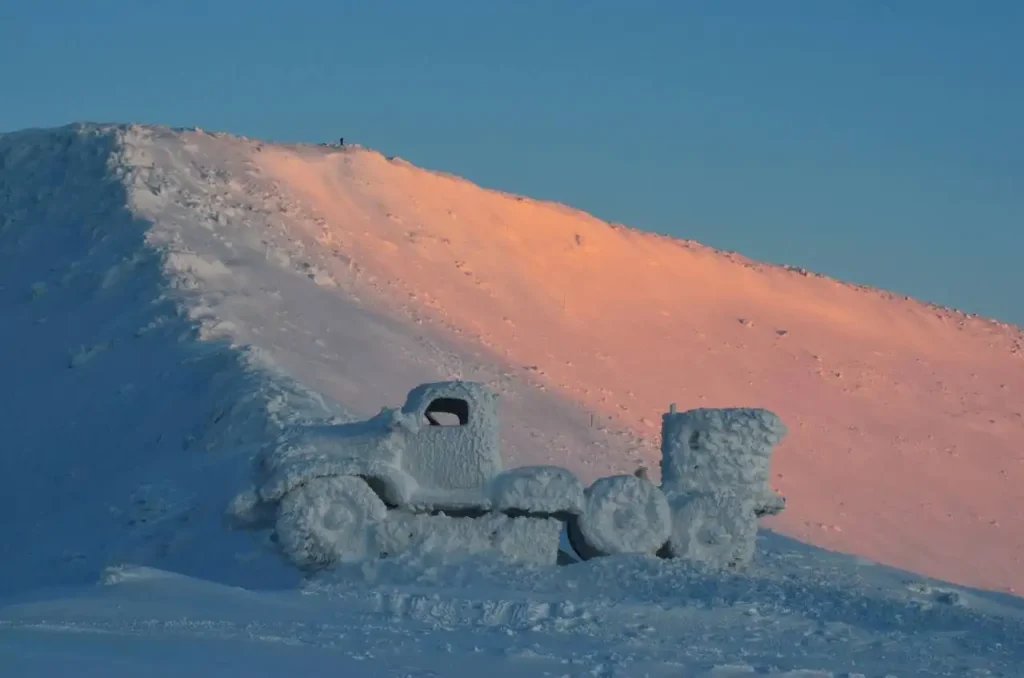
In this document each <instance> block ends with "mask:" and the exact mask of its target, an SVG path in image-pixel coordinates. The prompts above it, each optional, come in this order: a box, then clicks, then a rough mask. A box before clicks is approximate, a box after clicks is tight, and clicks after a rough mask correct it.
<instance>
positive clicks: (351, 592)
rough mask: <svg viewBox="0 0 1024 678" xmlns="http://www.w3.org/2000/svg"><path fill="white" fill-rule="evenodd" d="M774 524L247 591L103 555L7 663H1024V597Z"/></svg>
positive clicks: (956, 671)
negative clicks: (778, 533)
mask: <svg viewBox="0 0 1024 678" xmlns="http://www.w3.org/2000/svg"><path fill="white" fill-rule="evenodd" d="M762 541H766V542H768V544H767V546H766V545H765V544H762V547H765V552H764V554H763V555H762V556H760V557H759V562H758V564H757V565H756V566H755V567H754V569H753V570H752V571H751V572H749V573H747V574H746V575H743V576H722V575H715V576H712V575H710V574H705V573H702V572H700V571H697V570H693V569H689V568H687V567H685V566H683V565H682V564H680V563H678V562H671V561H661V560H657V559H646V558H626V557H613V558H606V559H600V560H597V561H591V562H588V563H582V564H576V565H572V566H568V567H560V568H546V569H530V568H515V567H510V566H499V565H496V564H493V563H490V562H485V561H478V562H466V563H462V564H444V563H441V562H413V561H384V562H381V563H379V564H376V565H372V566H366V565H364V566H357V567H351V568H348V569H345V568H343V569H341V570H338V571H336V572H334V573H331V574H330V575H322V576H321V577H320V578H317V579H315V580H312V581H309V582H307V584H306V585H305V586H304V588H303V589H302V590H301V591H276V592H266V591H264V592H255V591H249V590H244V589H239V588H232V587H227V586H222V585H218V584H213V583H210V582H205V581H201V580H196V579H190V578H186V577H182V576H179V575H174V574H170V573H167V572H163V571H160V570H153V569H148V568H144V567H131V566H126V567H120V568H111V569H110V570H108V571H107V573H106V574H105V576H104V579H103V581H102V582H101V583H100V585H97V586H94V587H87V588H79V589H73V590H60V591H52V592H47V593H34V594H32V595H29V596H23V597H21V599H20V600H18V601H17V602H12V603H10V604H8V605H6V606H4V607H2V608H0V664H2V665H3V666H4V667H5V675H8V674H9V675H12V676H13V675H17V676H20V677H24V678H33V677H35V676H55V675H71V673H72V672H73V673H74V675H76V676H103V677H105V678H121V677H122V676H123V677H129V676H131V677H132V678H134V677H135V676H137V675H147V676H151V677H153V678H156V677H159V676H183V675H190V676H193V677H194V678H205V677H206V676H222V675H246V676H282V675H316V674H324V675H326V674H330V675H343V676H351V677H352V678H358V677H361V676H395V677H398V676H456V675H459V676H469V675H488V676H495V677H497V676H510V677H517V678H519V677H521V678H526V677H534V676H622V677H626V676H629V677H641V676H651V677H660V676H666V677H667V676H673V677H678V676H684V677H685V676H706V677H711V676H715V677H718V678H725V677H726V676H730V677H731V676H736V677H739V676H755V675H756V676H779V677H781V676H789V677H791V678H797V677H798V676H799V677H801V678H811V677H812V676H813V677H822V678H824V677H826V676H850V675H857V674H863V675H865V676H885V675H892V676H901V677H903V676H957V677H963V676H982V675H984V676H1015V675H1020V674H1019V667H1020V666H1021V665H1024V603H1022V601H1020V600H1019V599H1016V598H1012V597H1008V596H1002V595H1000V594H987V593H979V592H977V591H973V592H972V591H969V590H965V589H960V588H956V587H948V586H941V585H936V584H934V583H928V582H926V581H924V580H922V579H919V578H917V577H914V576H912V575H907V574H905V573H901V572H897V571H894V570H890V569H887V568H884V567H882V566H878V565H872V564H869V563H866V562H857V561H854V560H852V559H849V558H847V557H845V556H838V555H832V554H828V553H826V552H821V551H818V550H816V549H812V548H809V547H803V546H800V545H797V544H795V543H792V542H789V541H788V540H785V539H783V538H780V537H775V536H771V535H768V536H767V537H766V538H762Z"/></svg>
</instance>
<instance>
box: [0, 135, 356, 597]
mask: <svg viewBox="0 0 1024 678" xmlns="http://www.w3.org/2000/svg"><path fill="white" fill-rule="evenodd" d="M147 134H148V133H146V132H143V131H142V128H139V127H137V126H124V125H92V124H75V125H69V126H67V127H63V128H59V129H55V130H30V131H26V132H21V133H12V134H7V135H4V136H3V137H0V258H2V260H5V262H6V261H16V262H17V265H9V264H7V265H4V266H2V267H0V268H2V270H0V308H2V309H3V313H4V314H5V321H8V322H5V325H6V328H8V329H14V328H17V330H16V331H13V332H6V331H3V330H0V349H2V351H3V353H4V354H5V355H7V356H8V357H9V358H10V357H13V356H17V360H8V361H5V362H4V364H3V370H4V372H5V379H6V380H7V381H8V383H14V384H19V385H20V387H19V389H18V390H17V392H15V391H14V390H13V389H10V390H6V392H5V393H3V394H0V406H2V408H0V410H2V411H3V412H4V423H3V426H4V429H5V448H6V451H5V454H4V455H3V456H0V472H3V473H4V475H5V477H9V478H14V477H17V478H18V479H19V482H18V483H17V484H16V485H15V486H14V487H12V488H10V489H9V491H7V492H5V493H4V494H3V495H2V496H0V510H3V511H4V513H5V514H6V515H19V516H22V517H23V520H20V521H17V522H16V524H14V525H12V526H11V532H12V534H11V535H9V536H10V537H11V539H9V540H6V541H5V545H4V546H2V547H0V556H2V558H3V561H4V564H3V566H2V570H0V571H2V572H3V574H4V576H3V577H2V580H0V581H2V583H0V592H2V591H3V590H8V589H10V590H15V589H17V588H21V587H24V586H31V585H45V584H49V583H57V582H66V581H80V582H83V583H84V582H86V581H89V580H95V576H96V573H97V572H98V571H99V570H100V569H101V568H102V567H103V566H104V565H105V564H107V563H109V562H112V561H113V562H116V561H117V560H119V559H125V558H127V559H130V560H137V561H139V562H150V563H164V564H167V565H169V564H171V563H175V564H176V568H177V569H181V570H182V571H185V572H193V573H200V572H202V571H203V569H204V568H206V572H205V573H206V574H207V575H209V576H213V577H221V578H227V579H230V578H231V577H232V576H235V573H234V572H233V571H234V570H235V567H234V565H233V564H231V563H232V562H233V561H235V560H236V559H237V557H238V553H239V552H240V551H238V550H237V549H241V550H243V551H244V550H252V548H253V547H252V546H251V545H250V546H246V545H244V544H240V543H238V542H237V541H235V542H234V543H231V544H230V545H229V544H226V543H225V544H223V545H222V546H219V547H218V545H217V541H218V540H220V541H221V542H223V539H221V537H220V534H219V533H220V530H221V525H220V522H221V511H222V509H223V502H224V501H226V499H227V497H226V496H224V497H222V496H221V494H222V492H225V490H224V489H223V488H224V487H227V485H228V482H229V481H228V480H227V479H228V478H232V477H236V476H241V475H242V474H243V473H244V470H243V469H244V468H245V467H246V465H247V464H248V462H249V460H250V459H251V458H252V456H253V455H255V454H256V453H257V452H258V451H259V449H261V448H262V446H264V445H265V444H267V443H268V442H269V441H272V440H273V439H274V438H275V437H276V436H277V435H280V434H281V433H283V432H285V431H286V430H288V429H289V428H290V427H293V426H297V425H302V424H304V423H307V422H310V421H320V420H324V421H335V420H337V418H338V417H339V416H342V415H343V413H342V412H340V411H339V409H338V408H337V406H334V405H332V404H330V403H328V402H326V401H325V400H324V399H323V398H322V397H321V396H320V395H318V394H317V393H315V392H314V391H312V390H311V389H308V388H306V387H304V386H303V385H302V384H300V383H299V382H298V381H297V380H295V379H292V378H289V377H287V376H285V375H284V374H283V373H282V371H281V370H279V369H277V368H276V366H275V365H273V363H272V362H270V361H268V360H267V359H266V356H265V355H264V353H263V351H261V350H260V349H258V348H254V347H248V346H246V345H245V344H244V343H241V342H238V341H234V340H233V339H232V337H231V336H229V334H227V333H226V332H225V330H226V329H230V327H229V326H225V324H224V322H223V320H222V319H219V318H218V317H216V314H215V313H212V312H211V307H210V305H209V302H210V299H211V297H210V295H208V294H206V293H205V292H204V290H203V289H202V288H203V286H204V284H205V281H204V276H205V277H209V276H210V275H211V274H213V275H214V276H215V275H216V274H217V273H218V270H217V269H216V268H214V269H212V270H211V269H209V268H203V267H202V266H200V265H197V261H196V258H195V257H194V256H193V257H192V258H189V250H190V248H189V247H188V243H187V242H184V241H183V240H182V239H181V237H180V236H175V235H173V234H172V233H171V232H170V231H169V230H168V229H166V228H162V227H161V225H160V224H159V223H158V222H157V221H156V220H154V219H152V218H151V217H152V216H153V215H152V214H150V213H149V212H147V210H146V209H145V206H146V205H147V204H151V203H152V201H153V200H154V199H157V200H159V198H158V196H159V195H160V194H161V193H164V194H165V195H164V199H167V198H171V199H172V200H177V199H179V198H180V196H179V195H172V194H170V193H168V192H166V191H165V187H166V186H167V185H168V184H173V181H171V179H170V178H169V177H168V175H167V173H163V174H161V173H160V172H158V171H156V170H154V169H153V163H152V160H151V158H148V157H147V156H146V153H145V152H140V150H139V148H140V145H139V141H140V139H143V138H145V137H146V136H147ZM147 201H149V202H147ZM179 216H180V217H181V219H183V220H187V219H188V216H187V215H182V214H179ZM199 263H201V262H199ZM213 292H214V297H215V296H216V290H213ZM53 415H56V416H53ZM124 421H131V422H133V425H132V426H127V427H126V426H124V425H123V422H124ZM55 477H56V480H54V478H55ZM30 529H31V533H29V532H28V530H30ZM23 531H24V532H25V534H23V535H22V534H21V532H23ZM28 539H31V541H32V543H33V548H32V549H16V548H14V547H13V544H14V543H17V541H18V540H28ZM200 541H201V542H202V543H203V545H202V546H201V547H200V546H198V544H199V542H200ZM230 541H231V540H230V538H229V539H228V542H230ZM189 545H190V546H189ZM195 547H198V548H197V550H198V551H200V552H202V551H205V550H207V549H209V550H210V551H211V552H212V553H210V555H211V556H212V557H211V558H209V559H206V560H207V562H205V563H203V562H201V561H202V560H204V559H203V558H198V559H196V558H192V557H190V554H189V553H188V550H189V548H195Z"/></svg>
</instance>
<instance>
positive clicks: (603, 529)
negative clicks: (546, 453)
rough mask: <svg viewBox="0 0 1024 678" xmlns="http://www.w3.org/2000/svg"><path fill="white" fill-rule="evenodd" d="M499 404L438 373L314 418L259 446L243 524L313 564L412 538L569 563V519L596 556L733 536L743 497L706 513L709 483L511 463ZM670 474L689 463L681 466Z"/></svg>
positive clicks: (382, 553)
mask: <svg viewBox="0 0 1024 678" xmlns="http://www.w3.org/2000/svg"><path fill="white" fill-rule="evenodd" d="M496 403H497V397H496V395H495V394H494V393H493V392H492V391H491V390H490V389H488V388H487V387H486V386H485V385H483V384H480V383H476V382H467V381H448V382H437V383H428V384H422V385H420V386H417V387H416V388H414V389H413V390H412V391H410V392H409V394H408V396H407V398H406V402H405V404H404V405H403V406H402V407H401V408H400V409H389V408H385V409H383V410H382V411H381V412H380V413H379V414H378V415H376V416H374V417H372V418H370V419H368V420H366V421H361V422H354V423H349V424H340V425H324V426H313V427H307V428H303V429H301V430H300V431H299V432H298V433H297V434H296V435H292V436H289V437H286V438H285V439H283V440H281V441H279V443H278V444H277V445H275V446H274V447H273V448H272V449H270V450H269V453H268V454H265V455H263V456H262V457H261V458H260V459H259V461H258V463H257V468H256V473H255V476H256V477H255V481H256V482H255V486H254V488H252V489H251V490H248V491H246V492H243V493H242V494H240V495H238V496H237V497H236V498H235V500H234V501H233V502H232V506H231V507H230V509H229V515H230V516H231V517H232V519H233V520H234V521H235V523H236V524H240V525H241V526H243V527H247V528H253V529H260V528H272V529H273V531H274V532H273V536H274V538H275V539H276V541H277V543H278V546H279V547H280V549H281V551H282V552H283V553H284V555H285V556H286V557H287V558H288V559H290V560H291V561H292V562H293V563H294V564H295V565H297V566H299V567H301V568H303V569H310V570H316V569H322V568H326V567H330V566H332V565H334V564H336V563H339V562H353V561H360V560H364V559H373V558H380V557H387V556H388V555H395V554H398V553H400V552H403V551H409V550H418V551H424V550H427V551H433V552H440V553H443V554H445V555H447V556H456V557H457V556H460V555H471V554H489V555H496V556H498V557H500V558H502V559H506V560H512V561H519V562H529V563H535V564H555V563H556V562H557V560H558V554H559V541H560V536H561V534H562V530H563V528H564V527H566V526H567V527H568V536H569V540H570V543H571V544H572V547H573V549H574V550H575V551H577V554H578V555H579V556H580V557H581V558H583V559H588V558H593V557H597V556H602V555H612V554H620V553H642V554H649V555H653V554H655V553H657V554H659V555H662V556H673V555H677V556H678V557H689V558H695V559H700V558H702V557H703V556H704V555H706V552H708V551H714V552H715V553H717V552H718V551H722V550H723V549H722V548H718V549H717V551H715V549H704V550H701V548H697V547H696V546H694V544H703V543H704V542H714V543H716V544H717V543H718V542H719V541H721V538H720V536H719V535H718V532H717V531H716V529H717V527H716V525H713V523H714V521H715V520H716V519H717V518H715V517H714V516H719V515H722V516H726V515H728V516H732V515H733V514H734V513H735V511H732V509H731V507H732V505H731V504H730V505H729V507H730V508H729V509H727V510H725V511H724V513H723V509H721V506H720V505H719V504H722V501H724V500H722V501H719V504H715V505H714V506H715V508H714V510H715V511H718V513H714V516H712V517H709V516H706V515H704V514H706V513H708V511H709V510H710V509H709V510H704V509H703V508H702V507H704V506H705V504H706V501H705V497H704V495H703V494H700V493H697V494H695V493H694V492H692V491H691V490H692V488H690V487H689V486H687V485H686V484H685V483H682V484H680V483H678V482H674V481H673V482H674V484H672V486H671V487H670V488H668V489H667V490H663V488H659V487H657V486H655V485H653V484H652V483H651V482H650V481H648V480H647V479H646V478H643V477H637V476H633V475H623V476H613V477H610V478H601V479H599V480H597V481H596V482H594V483H593V484H592V485H591V486H590V487H589V488H587V489H586V490H584V488H583V486H582V484H581V483H580V481H579V480H578V479H577V478H576V477H575V476H574V475H573V474H572V473H571V472H570V471H568V470H567V469H564V468H559V467H556V466H526V467H521V468H516V469H511V470H507V471H506V470H503V468H502V460H501V454H500V438H499V431H498V417H497V411H496ZM684 414H685V413H684ZM769 414H770V413H769ZM668 416H669V415H666V417H668ZM772 416H774V415H772ZM666 421H668V420H667V419H666ZM677 428H678V427H677ZM705 429H708V427H707V426H705ZM666 430H667V429H665V427H664V426H663V435H664V434H665V431H666ZM673 430H675V429H673ZM686 430H689V429H686ZM702 430H703V429H702ZM709 435H710V437H708V436H709ZM676 437H678V436H676ZM705 438H706V439H708V440H711V439H714V435H711V434H708V433H705ZM666 439H667V438H666ZM673 440H675V438H673ZM664 447H665V446H664V445H663V448H664ZM669 447H671V446H669ZM663 451H664V450H663ZM669 451H670V452H671V453H673V454H674V455H675V456H674V457H673V459H676V458H678V459H679V461H680V463H682V464H685V463H688V459H686V458H684V457H680V456H679V455H678V454H675V448H672V449H671V450H669ZM769 451H770V450H769ZM678 465H679V464H676V466H678ZM662 466H663V474H664V473H665V472H666V471H665V469H666V463H665V462H664V461H663V464H662ZM670 466H671V465H670ZM672 468H675V466H672ZM712 468H714V465H713V464H712ZM698 475H699V474H698ZM667 477H668V478H669V479H670V480H671V479H673V478H677V477H678V474H676V475H675V476H673V475H672V469H671V468H670V469H669V471H668V476H667ZM758 478H760V475H759V476H758ZM765 478H766V476H765ZM766 492H769V491H768V490H767V489H766V488H762V489H757V490H756V491H755V494H756V495H757V497H758V498H757V499H755V500H751V501H749V502H747V503H741V505H740V508H739V509H738V510H739V511H743V510H746V507H747V506H748V505H749V506H752V507H755V508H751V511H752V513H751V515H750V520H751V521H755V520H756V517H755V515H754V514H755V513H756V507H757V506H766V505H768V504H771V505H773V506H774V505H775V504H773V503H772V502H773V501H774V500H772V499H769V498H767V494H765V493H766ZM746 494H749V492H747V493H745V494H743V496H746ZM714 496H716V497H717V496H718V495H714ZM762 500H763V501H762ZM695 502H696V503H695ZM700 502H705V503H700ZM726 503H727V502H726ZM755 505H756V506H755ZM702 510H703V511H704V512H703V513H702V512H701V511H702ZM677 511H678V512H682V513H684V514H685V515H686V516H687V519H691V518H692V519H693V520H695V521H701V527H700V528H698V529H697V532H698V534H697V535H696V536H691V535H690V533H689V532H687V531H686V529H684V528H683V527H682V526H677V525H675V523H676V522H677V521H675V520H674V512H677ZM741 522H742V521H741ZM754 533H755V534H756V525H755V527H754ZM743 534H744V535H746V532H744V533H743ZM709 535H710V536H709ZM687 539H689V541H688V540H687ZM742 539H745V536H744V537H743V538H742ZM742 539H740V541H742ZM716 540H717V541H716ZM730 543H731V542H730ZM737 543H738V542H737ZM734 546H735V545H734ZM734 550H735V549H734ZM740 551H741V552H743V553H745V551H743V549H740ZM751 552H752V549H751ZM730 553H731V552H730ZM723 559H724V560H728V558H725V557H723V558H719V560H723ZM733 560H736V559H733ZM739 560H742V558H740V559H739Z"/></svg>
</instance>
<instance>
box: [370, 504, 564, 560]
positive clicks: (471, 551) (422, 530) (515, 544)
mask: <svg viewBox="0 0 1024 678" xmlns="http://www.w3.org/2000/svg"><path fill="white" fill-rule="evenodd" d="M561 533H562V523H561V522H560V521H558V520H555V519H553V518H534V517H515V518H513V517H509V516H506V515H502V514H497V513H488V514H486V515H484V516H483V517H479V518H463V517H452V516H446V515H423V514H414V513H404V512H402V511H392V512H390V513H389V514H388V518H387V520H385V521H383V522H381V523H378V524H377V525H375V526H374V528H373V535H372V537H371V540H372V541H373V543H374V546H375V552H376V553H379V554H381V555H382V556H387V557H390V556H394V555H407V556H409V557H414V558H419V559H423V560H425V561H427V562H430V563H434V564H436V563H439V562H440V563H445V562H455V561H458V560H464V559H466V558H469V557H471V556H481V557H484V558H491V559H497V560H500V561H505V562H513V563H528V564H533V565H548V566H553V565H554V564H555V562H556V560H557V557H558V544H559V537H560V535H561Z"/></svg>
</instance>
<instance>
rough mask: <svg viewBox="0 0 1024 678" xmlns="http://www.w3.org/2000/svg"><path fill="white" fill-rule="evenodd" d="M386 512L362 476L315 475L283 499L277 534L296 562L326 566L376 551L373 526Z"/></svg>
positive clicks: (366, 555) (302, 565) (301, 565)
mask: <svg viewBox="0 0 1024 678" xmlns="http://www.w3.org/2000/svg"><path fill="white" fill-rule="evenodd" d="M387 515H388V509H387V506H385V505H384V502H383V501H381V499H380V497H378V496H377V494H376V493H375V492H374V491H373V490H372V489H371V488H370V486H369V485H367V484H366V481H364V480H363V479H362V478H359V477H357V476H334V477H330V478H315V479H313V480H309V481H307V482H306V483H304V484H303V485H302V486H301V487H299V488H296V489H295V490H294V491H293V492H290V493H288V494H287V495H286V496H285V497H284V498H283V499H282V500H281V504H280V505H279V506H278V508H277V520H276V521H275V534H276V535H277V539H278V542H279V543H280V544H281V550H282V551H283V552H284V554H285V555H286V556H288V558H289V559H291V561H292V562H294V563H295V564H296V565H298V566H300V567H304V568H322V567H327V566H329V565H334V564H335V563H348V562H355V561H360V560H366V559H367V558H368V557H372V556H375V555H376V553H374V552H373V547H372V546H371V544H370V531H371V529H373V527H374V526H375V525H376V524H377V523H379V522H381V521H383V520H385V519H386V518H387Z"/></svg>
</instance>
